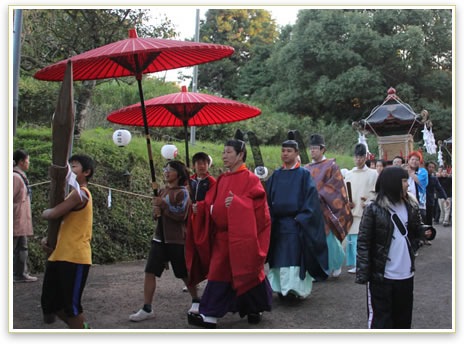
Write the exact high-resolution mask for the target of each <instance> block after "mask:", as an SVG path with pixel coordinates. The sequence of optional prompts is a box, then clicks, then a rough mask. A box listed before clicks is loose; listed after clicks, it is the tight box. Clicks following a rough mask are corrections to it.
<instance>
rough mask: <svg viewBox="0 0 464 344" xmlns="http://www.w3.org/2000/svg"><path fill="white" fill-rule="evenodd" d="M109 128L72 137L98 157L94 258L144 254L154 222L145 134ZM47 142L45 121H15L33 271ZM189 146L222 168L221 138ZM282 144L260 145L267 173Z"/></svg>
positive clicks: (41, 233) (40, 264) (42, 225)
mask: <svg viewBox="0 0 464 344" xmlns="http://www.w3.org/2000/svg"><path fill="white" fill-rule="evenodd" d="M131 131H132V129H131ZM112 134H113V130H112V129H111V128H106V129H103V128H96V129H93V130H86V131H84V132H83V133H82V135H81V137H80V140H79V141H78V142H74V147H73V154H76V153H84V154H88V155H90V156H91V157H93V158H94V159H95V160H96V163H97V164H96V170H95V173H94V175H93V177H92V179H91V180H90V185H89V190H90V192H91V193H92V197H93V238H92V260H93V263H94V264H110V263H114V262H118V261H125V260H135V259H143V258H146V256H147V253H148V249H149V244H150V239H151V238H152V235H153V231H154V228H155V222H154V221H153V219H152V216H151V211H152V210H151V199H150V197H151V196H152V190H151V177H150V172H149V171H150V169H149V164H148V158H147V147H146V140H145V137H144V136H143V135H140V134H138V132H133V138H132V140H131V142H130V144H129V145H128V146H126V147H118V146H116V145H115V144H114V143H113V140H112ZM165 143H166V142H165V141H157V140H153V141H152V152H153V159H154V166H155V174H156V178H157V182H158V184H159V185H160V187H163V182H162V172H161V171H162V167H163V166H164V165H165V164H166V160H164V159H163V158H162V157H161V154H160V151H161V147H162V146H163V145H164V144H165ZM173 143H175V144H176V146H177V147H178V150H179V154H178V157H177V159H180V160H182V161H185V148H184V141H183V140H179V141H177V140H175V141H173ZM51 147H52V142H51V129H50V128H46V127H37V126H33V127H31V126H29V127H26V126H22V127H18V129H17V136H16V137H14V139H13V149H14V150H16V149H19V148H23V149H25V150H27V151H28V152H29V154H30V169H29V171H28V177H29V180H30V183H31V185H34V186H33V187H32V221H33V227H34V237H33V238H32V239H31V240H30V242H29V247H30V252H29V257H30V258H29V259H30V269H31V271H33V272H39V271H43V270H44V267H45V261H46V256H45V254H44V252H43V251H42V249H41V248H40V245H39V242H40V239H41V238H43V237H45V236H46V233H47V226H48V222H47V221H46V220H44V219H42V217H41V214H42V212H43V210H44V209H46V208H48V192H49V184H41V185H35V184H38V183H41V182H47V181H48V180H49V177H48V168H49V166H50V163H51ZM189 149H190V156H192V155H193V154H195V153H196V152H199V151H205V152H207V153H208V154H210V155H211V157H212V158H213V166H212V168H211V170H210V171H211V174H212V175H213V176H218V175H219V174H220V173H222V172H223V163H222V151H223V143H214V142H205V141H197V142H196V144H195V145H193V146H192V145H191V146H190V148H189ZM280 150H281V146H280V144H279V145H272V146H271V145H262V147H261V152H262V155H263V159H264V162H265V165H266V167H267V168H268V169H269V172H270V174H271V173H272V171H273V170H274V169H276V168H279V167H280V166H281V159H280ZM329 151H330V149H329ZM327 156H328V157H329V158H331V157H335V158H336V159H337V163H338V164H339V166H340V167H342V168H343V167H346V168H351V167H353V159H352V158H351V156H343V155H340V154H336V153H334V152H333V151H330V152H329V153H328V154H327ZM247 166H248V167H249V168H250V169H251V170H253V169H254V168H255V166H254V161H253V156H252V153H251V149H249V157H248V159H247ZM105 187H109V188H112V192H111V194H112V195H111V196H112V204H111V208H108V189H107V188H105ZM118 190H122V191H126V192H130V193H131V194H127V193H122V192H119V191H118ZM142 196H146V197H148V198H146V197H142Z"/></svg>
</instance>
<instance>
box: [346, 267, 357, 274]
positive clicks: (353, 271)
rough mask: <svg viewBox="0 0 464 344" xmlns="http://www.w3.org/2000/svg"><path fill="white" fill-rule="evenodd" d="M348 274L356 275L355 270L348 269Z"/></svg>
mask: <svg viewBox="0 0 464 344" xmlns="http://www.w3.org/2000/svg"><path fill="white" fill-rule="evenodd" d="M348 272H349V273H350V274H355V273H356V268H352V269H349V270H348Z"/></svg>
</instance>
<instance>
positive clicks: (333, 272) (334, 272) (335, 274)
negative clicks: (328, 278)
mask: <svg viewBox="0 0 464 344" xmlns="http://www.w3.org/2000/svg"><path fill="white" fill-rule="evenodd" d="M341 273H342V268H339V269H336V270H333V271H332V277H338V276H340V274H341Z"/></svg>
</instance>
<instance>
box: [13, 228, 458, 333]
mask: <svg viewBox="0 0 464 344" xmlns="http://www.w3.org/2000/svg"><path fill="white" fill-rule="evenodd" d="M436 228H437V230H438V235H437V238H436V239H435V240H434V241H433V245H432V246H426V247H424V248H423V249H421V251H420V255H419V257H418V258H417V259H416V268H417V269H416V270H417V271H416V277H415V291H414V293H415V298H414V314H413V328H415V329H451V327H452V260H451V256H452V253H451V250H452V243H451V227H442V226H436ZM144 265H145V261H137V262H128V263H121V264H114V265H105V266H101V265H100V266H93V267H92V268H91V270H90V274H89V278H88V282H87V286H86V289H85V291H84V296H83V307H84V311H85V316H86V320H87V321H88V323H89V324H90V325H91V327H92V329H95V330H99V329H128V330H129V331H137V330H138V329H153V330H154V331H156V330H162V329H191V330H193V331H194V330H196V329H197V328H195V327H193V326H190V325H188V323H187V319H186V312H187V310H188V309H189V308H190V297H189V294H188V293H185V292H182V288H183V284H182V282H181V281H180V280H177V279H176V278H174V276H173V273H172V270H169V271H166V272H165V273H164V274H163V276H162V277H161V279H160V280H159V283H158V289H157V291H156V294H155V301H154V303H153V306H154V310H155V314H156V317H155V319H150V320H147V321H143V322H139V323H133V322H130V321H129V320H128V316H129V314H131V313H132V312H136V311H137V310H138V309H139V307H140V306H141V305H142V301H143V297H142V296H143V269H144ZM38 277H39V279H40V281H39V282H37V283H28V284H24V283H23V284H14V285H12V288H13V296H14V297H13V328H14V329H15V330H16V329H18V330H20V329H48V330H53V329H64V328H66V326H65V325H64V324H63V323H61V322H60V321H57V322H56V323H55V324H52V325H45V324H44V323H43V322H42V316H41V308H40V294H41V288H42V279H43V275H39V276H38ZM204 285H205V283H202V285H201V288H204ZM25 310H27V311H25ZM366 326H367V320H366V305H365V287H364V286H361V285H357V284H355V283H354V275H352V274H348V273H347V272H346V269H345V268H344V270H343V273H342V274H341V276H340V277H339V278H338V279H333V278H330V279H329V280H327V281H325V282H318V283H315V284H314V285H313V291H312V293H311V295H310V297H309V298H308V299H306V300H304V301H302V302H300V303H297V304H294V303H293V304H289V303H286V302H282V301H280V300H279V299H278V297H277V296H276V295H274V298H273V309H272V312H270V313H265V314H264V319H263V321H262V322H261V323H260V324H258V325H249V324H248V323H247V321H246V319H240V317H239V316H238V314H227V315H226V316H225V317H224V318H223V319H220V321H219V322H218V329H222V330H224V329H263V330H264V331H265V329H295V330H296V329H300V330H302V331H304V330H305V329H322V330H326V331H327V330H328V329H365V328H366Z"/></svg>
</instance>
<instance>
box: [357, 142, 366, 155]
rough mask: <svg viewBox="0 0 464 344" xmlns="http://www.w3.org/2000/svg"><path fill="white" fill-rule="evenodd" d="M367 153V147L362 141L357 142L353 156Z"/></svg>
mask: <svg viewBox="0 0 464 344" xmlns="http://www.w3.org/2000/svg"><path fill="white" fill-rule="evenodd" d="M366 154H367V149H366V146H365V145H364V143H358V144H357V145H356V146H355V147H354V156H366Z"/></svg>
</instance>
